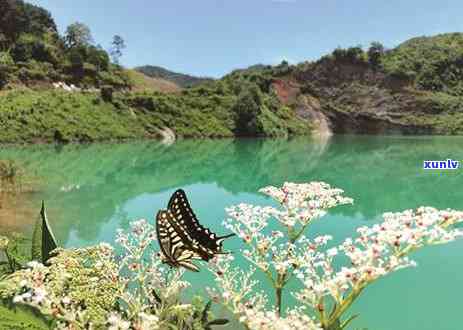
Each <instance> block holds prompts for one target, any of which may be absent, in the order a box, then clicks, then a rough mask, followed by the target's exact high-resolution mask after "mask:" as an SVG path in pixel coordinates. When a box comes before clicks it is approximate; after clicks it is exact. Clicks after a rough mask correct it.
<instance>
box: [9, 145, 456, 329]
mask: <svg viewBox="0 0 463 330" xmlns="http://www.w3.org/2000/svg"><path fill="white" fill-rule="evenodd" d="M462 150H463V137H394V136H334V137H333V138H331V139H329V140H312V139H309V138H297V139H292V140H269V139H238V140H183V141H178V142H176V143H174V144H172V145H170V146H167V145H163V144H161V143H158V142H155V141H150V142H134V143H127V144H94V145H83V146H73V145H69V146H64V147H58V146H28V147H2V149H1V150H0V159H12V160H16V161H18V162H20V163H21V164H22V165H23V166H24V167H25V169H26V170H27V172H28V173H30V174H32V175H33V176H34V177H36V178H37V180H38V182H40V189H39V190H38V191H37V192H34V193H31V194H28V195H27V196H26V197H25V198H24V200H23V201H22V204H21V207H19V208H18V209H14V208H11V207H10V210H9V212H6V211H4V212H3V213H2V210H1V209H0V227H3V228H5V227H6V228H7V229H8V230H9V229H14V230H21V231H25V232H30V231H31V228H32V223H33V222H34V221H35V218H33V216H32V215H35V214H36V213H38V210H39V208H40V201H41V200H42V199H44V200H45V201H46V203H47V205H48V213H49V218H50V222H51V225H52V227H53V229H54V232H55V235H56V236H57V239H58V241H59V243H60V244H61V245H63V246H66V247H82V246H88V245H92V244H95V243H97V242H101V241H106V242H113V240H114V238H115V233H116V229H117V228H127V227H128V223H129V222H130V221H132V220H136V219H140V218H145V219H147V220H149V221H150V222H152V223H154V215H155V214H156V212H157V211H158V210H159V209H160V208H165V206H166V204H167V201H168V199H169V197H170V195H171V194H172V193H173V192H174V191H175V190H176V189H178V188H183V189H184V190H185V191H186V192H187V194H188V196H189V198H190V202H191V204H192V206H193V208H194V210H195V211H196V214H197V216H198V218H199V219H200V221H201V222H202V223H203V224H204V225H206V226H208V227H210V228H211V229H212V230H213V231H215V232H217V233H219V234H225V233H227V231H226V230H225V228H223V226H222V220H223V219H224V218H225V211H224V208H225V207H227V206H231V205H234V204H238V203H241V202H246V203H253V204H269V203H271V201H270V200H269V199H268V198H266V197H264V196H263V195H261V194H259V193H258V189H259V188H260V187H263V186H267V185H281V184H282V183H284V182H285V181H291V182H309V181H325V182H327V183H329V184H331V185H333V186H335V187H339V188H342V189H344V190H345V192H346V195H347V196H350V197H352V198H354V205H352V206H342V207H338V208H335V209H332V210H331V211H330V212H329V214H328V215H327V216H325V217H324V218H322V219H320V220H317V221H316V222H315V223H314V224H313V226H312V227H310V228H309V232H308V235H309V236H311V237H313V236H317V235H320V234H330V235H332V236H334V238H335V239H334V241H333V244H336V243H339V242H341V241H342V240H344V239H345V238H346V237H349V236H352V235H354V234H355V229H356V228H357V227H359V226H363V225H372V224H374V223H375V222H378V221H380V220H381V214H382V213H383V212H387V211H401V210H405V209H409V208H416V207H419V206H422V205H427V206H434V207H437V208H454V209H463V169H457V170H454V171H450V170H436V171H427V170H424V169H423V161H424V160H446V159H448V158H451V159H453V160H459V161H461V160H462V159H463V157H462ZM5 208H6V209H8V205H3V209H5ZM10 217H13V218H12V219H14V221H12V220H11V218H10ZM225 247H226V249H227V250H231V251H235V255H238V251H239V249H240V248H241V247H242V245H241V242H240V241H239V240H238V239H236V238H235V239H229V240H227V241H226V243H225ZM414 259H415V260H416V261H417V262H418V267H417V268H410V269H405V270H401V271H399V272H397V273H394V274H392V275H390V276H388V277H386V278H383V279H381V280H379V281H378V282H376V283H375V284H374V285H372V286H371V287H369V288H367V290H366V291H365V292H364V294H363V295H362V296H361V297H360V299H359V300H358V301H357V303H356V304H355V306H354V307H353V309H352V310H351V312H352V313H360V317H359V318H358V319H357V320H356V321H355V322H354V323H353V327H352V329H363V328H368V329H369V330H436V329H440V330H453V329H461V328H462V327H463V326H462V324H463V313H462V312H461V308H462V307H463V304H462V299H461V297H462V295H463V241H457V242H453V243H450V244H448V245H443V246H435V247H430V248H427V249H424V250H422V251H420V252H418V253H417V254H415V255H414ZM236 264H237V265H238V266H244V265H245V262H244V261H243V260H242V259H240V258H239V257H237V259H236ZM201 268H202V270H201V273H199V274H200V275H199V276H198V275H197V274H193V273H188V274H187V278H188V279H189V280H191V282H192V283H193V285H194V287H196V288H199V290H200V291H201V290H203V288H204V286H206V285H209V286H212V285H213V281H212V278H213V277H212V275H211V274H210V273H209V272H208V271H207V269H206V265H205V264H202V265H201ZM262 281H263V284H262V287H263V288H265V285H266V283H265V282H264V279H263V278H262ZM294 286H297V283H295V284H294ZM286 298H287V300H286V301H287V303H288V304H289V305H290V304H294V301H293V300H292V299H291V297H290V296H287V297H286Z"/></svg>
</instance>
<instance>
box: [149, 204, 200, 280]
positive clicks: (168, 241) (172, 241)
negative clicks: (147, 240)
mask: <svg viewBox="0 0 463 330" xmlns="http://www.w3.org/2000/svg"><path fill="white" fill-rule="evenodd" d="M169 218H172V215H171V214H170V212H168V211H165V210H162V211H159V212H158V214H157V216H156V234H157V237H158V241H159V246H160V248H161V252H162V255H163V259H164V261H165V262H166V263H167V264H168V265H169V266H171V267H176V268H178V267H180V266H181V267H184V268H187V269H189V270H192V271H195V272H198V271H199V268H198V267H197V266H196V265H195V264H193V263H192V262H191V260H192V259H202V257H201V256H200V255H198V254H197V253H196V252H194V250H192V249H191V246H190V245H189V244H188V242H187V243H185V238H184V237H182V235H181V234H179V233H178V232H177V231H176V230H175V228H174V226H172V223H171V222H170V221H169Z"/></svg>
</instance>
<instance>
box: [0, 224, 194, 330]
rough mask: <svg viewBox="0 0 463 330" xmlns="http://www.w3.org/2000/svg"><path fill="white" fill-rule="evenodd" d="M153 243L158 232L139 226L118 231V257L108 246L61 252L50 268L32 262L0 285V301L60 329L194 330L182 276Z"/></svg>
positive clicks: (62, 250) (51, 262) (100, 245)
mask: <svg viewBox="0 0 463 330" xmlns="http://www.w3.org/2000/svg"><path fill="white" fill-rule="evenodd" d="M155 240H156V231H155V228H154V226H153V225H151V224H149V223H148V222H147V221H146V220H139V221H135V222H133V223H131V227H130V229H129V232H128V233H126V232H124V231H118V235H117V242H118V243H119V244H120V247H121V250H122V251H121V252H120V253H118V254H116V253H115V251H114V248H113V247H112V246H111V245H109V244H106V243H101V244H99V245H97V246H95V247H89V248H84V249H58V250H56V251H55V252H56V253H55V254H56V256H55V257H53V258H51V259H50V261H49V262H50V265H49V266H44V265H42V264H40V263H37V262H31V263H30V264H29V265H28V268H27V269H24V270H21V271H18V272H15V273H13V274H12V275H10V276H9V277H8V278H6V279H5V280H3V281H1V282H0V297H2V298H10V297H12V298H13V302H14V303H21V304H27V305H31V306H33V307H36V308H37V309H38V310H39V311H40V312H41V313H42V314H44V315H49V316H51V317H52V318H53V319H55V320H57V322H58V328H60V329H107V328H108V329H140V330H145V329H146V330H148V329H149V330H156V329H160V328H169V327H172V326H176V324H177V323H178V322H181V323H182V324H184V325H185V324H188V325H189V328H190V329H196V328H197V327H196V328H195V327H194V326H193V324H195V322H196V323H197V315H198V308H199V307H198V308H197V307H195V306H193V305H192V304H181V303H180V298H181V293H182V290H183V289H185V288H186V287H187V286H188V285H189V284H188V283H187V282H185V281H183V280H182V275H183V273H184V272H183V270H175V271H168V269H167V268H166V267H165V266H164V265H163V264H162V261H161V258H160V257H159V255H158V254H157V253H156V251H155V250H154V249H153V243H154V241H155Z"/></svg>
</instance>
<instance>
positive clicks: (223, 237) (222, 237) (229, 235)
mask: <svg viewBox="0 0 463 330" xmlns="http://www.w3.org/2000/svg"><path fill="white" fill-rule="evenodd" d="M233 236H236V234H228V235H225V236H219V237H217V239H226V238H229V237H233Z"/></svg>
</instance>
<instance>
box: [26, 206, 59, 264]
mask: <svg viewBox="0 0 463 330" xmlns="http://www.w3.org/2000/svg"><path fill="white" fill-rule="evenodd" d="M57 247H58V246H57V244H56V239H55V236H54V235H53V232H52V231H51V228H50V225H49V224H48V219H47V213H46V212H45V203H44V202H43V201H42V209H41V210H40V217H39V218H38V219H37V222H36V223H35V228H34V234H33V236H32V259H33V260H36V261H40V262H42V263H43V264H45V263H46V262H47V261H48V259H50V256H51V252H52V251H53V250H54V249H56V248H57Z"/></svg>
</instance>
